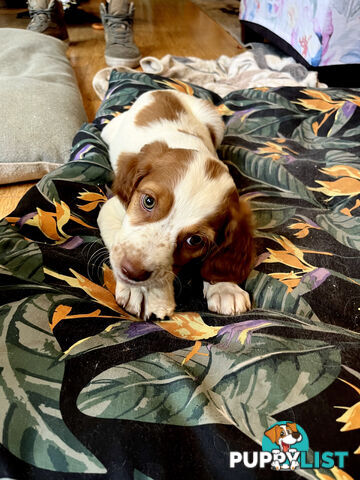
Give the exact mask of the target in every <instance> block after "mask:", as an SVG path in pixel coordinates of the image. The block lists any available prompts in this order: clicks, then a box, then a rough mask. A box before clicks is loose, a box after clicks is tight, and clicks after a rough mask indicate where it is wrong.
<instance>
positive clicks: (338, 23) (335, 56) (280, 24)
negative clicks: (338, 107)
mask: <svg viewBox="0 0 360 480" xmlns="http://www.w3.org/2000/svg"><path fill="white" fill-rule="evenodd" d="M240 19H241V20H246V21H248V22H253V23H255V24H258V25H261V26H263V27H265V28H267V29H268V30H270V31H271V32H273V33H275V34H276V35H278V36H279V37H280V38H282V39H283V40H285V41H286V42H287V43H288V44H289V45H291V46H292V47H293V48H295V50H296V51H297V52H299V53H300V55H302V56H303V57H304V59H305V60H306V61H307V62H308V63H309V65H312V66H314V67H318V66H325V65H337V64H351V63H360V28H359V23H360V22H359V20H360V0H302V1H301V2H299V1H296V0H265V1H259V0H243V1H241V2H240Z"/></svg>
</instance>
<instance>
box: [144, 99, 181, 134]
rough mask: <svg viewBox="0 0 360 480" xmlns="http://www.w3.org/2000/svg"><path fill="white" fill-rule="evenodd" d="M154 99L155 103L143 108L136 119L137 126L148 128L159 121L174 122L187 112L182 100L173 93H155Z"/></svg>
mask: <svg viewBox="0 0 360 480" xmlns="http://www.w3.org/2000/svg"><path fill="white" fill-rule="evenodd" d="M152 97H153V101H152V102H151V103H150V104H149V105H147V106H146V107H144V108H142V109H141V111H140V112H139V113H138V114H137V115H136V117H135V125H137V126H138V127H147V126H148V125H150V124H152V123H154V122H157V121H159V120H170V121H174V120H177V119H178V118H179V116H180V114H181V113H184V112H185V109H184V106H183V105H182V103H181V102H180V100H179V99H178V98H177V97H175V96H174V95H172V93H171V92H166V91H155V92H154V93H153V94H152Z"/></svg>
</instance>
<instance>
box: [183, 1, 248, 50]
mask: <svg viewBox="0 0 360 480" xmlns="http://www.w3.org/2000/svg"><path fill="white" fill-rule="evenodd" d="M192 1H193V3H195V4H196V5H198V7H200V8H201V10H203V11H204V12H205V13H206V14H207V15H208V16H209V17H210V18H212V19H213V20H214V21H215V22H216V23H218V24H219V25H221V26H222V27H223V29H224V30H226V31H227V32H228V33H230V35H231V36H232V37H234V38H235V40H236V41H237V42H239V43H242V42H241V27H240V21H239V6H240V2H239V0H228V1H226V2H222V1H220V0H192Z"/></svg>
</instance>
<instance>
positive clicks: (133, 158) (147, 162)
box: [112, 142, 168, 207]
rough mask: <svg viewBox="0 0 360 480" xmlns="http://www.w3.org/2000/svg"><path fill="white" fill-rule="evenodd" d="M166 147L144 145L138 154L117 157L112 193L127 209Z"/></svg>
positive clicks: (151, 144) (162, 145) (161, 144)
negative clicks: (139, 186) (137, 189)
mask: <svg viewBox="0 0 360 480" xmlns="http://www.w3.org/2000/svg"><path fill="white" fill-rule="evenodd" d="M167 150H168V146H167V145H166V143H164V142H153V143H150V144H147V145H144V146H143V148H142V149H141V150H140V152H139V153H122V154H121V155H119V158H118V162H117V167H116V172H115V178H114V182H113V184H112V191H113V192H114V193H115V195H117V196H118V197H119V198H120V200H121V202H122V203H123V204H124V206H125V207H127V206H128V205H129V203H130V200H131V197H132V195H133V193H134V191H135V189H136V187H137V186H138V184H139V183H140V181H141V180H142V179H143V178H144V177H146V175H149V173H150V172H151V171H152V169H153V167H154V163H155V160H156V158H158V157H159V156H161V155H162V154H164V153H165V152H166V151H167Z"/></svg>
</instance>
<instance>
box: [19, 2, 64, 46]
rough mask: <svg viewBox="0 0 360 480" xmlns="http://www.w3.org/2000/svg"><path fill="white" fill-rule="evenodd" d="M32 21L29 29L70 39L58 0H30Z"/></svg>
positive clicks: (62, 38)
mask: <svg viewBox="0 0 360 480" xmlns="http://www.w3.org/2000/svg"><path fill="white" fill-rule="evenodd" d="M28 9H29V14H30V18H31V21H30V23H29V25H28V26H27V30H32V31H33V32H38V33H44V34H45V35H50V36H52V37H56V38H58V39H59V40H64V41H68V40H69V36H68V33H67V29H66V25H65V20H64V12H63V7H62V4H61V3H60V2H59V1H58V0H28Z"/></svg>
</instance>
